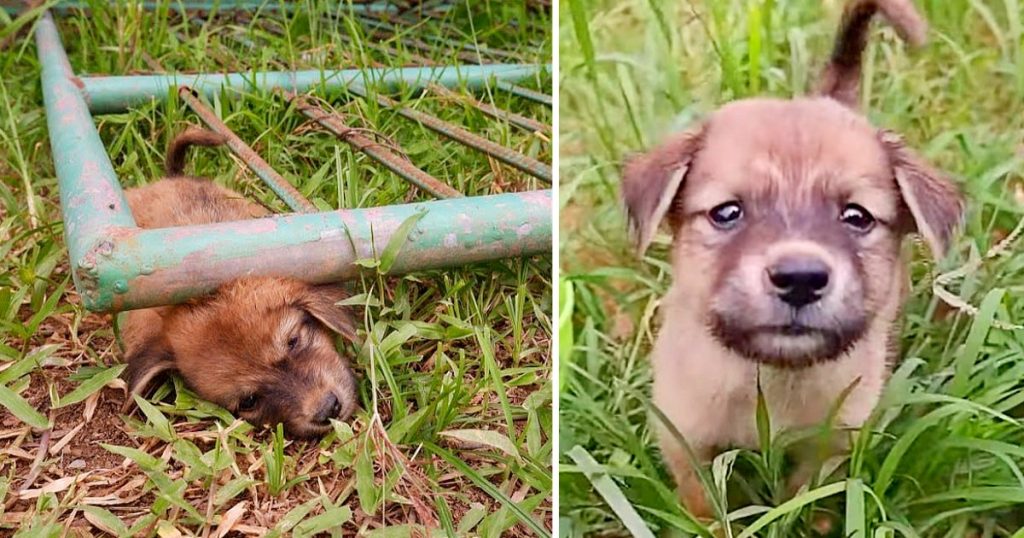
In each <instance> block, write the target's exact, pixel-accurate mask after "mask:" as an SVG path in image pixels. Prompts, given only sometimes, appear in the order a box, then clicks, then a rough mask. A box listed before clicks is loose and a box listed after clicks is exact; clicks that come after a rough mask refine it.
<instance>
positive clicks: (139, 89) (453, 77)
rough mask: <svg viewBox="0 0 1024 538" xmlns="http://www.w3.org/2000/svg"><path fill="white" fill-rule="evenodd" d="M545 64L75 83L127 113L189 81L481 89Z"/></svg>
mask: <svg viewBox="0 0 1024 538" xmlns="http://www.w3.org/2000/svg"><path fill="white" fill-rule="evenodd" d="M542 69H549V66H546V65H544V66H542V65H495V64H490V65H454V66H434V67H399V68H394V67H390V68H386V69H368V68H363V69H342V70H338V71H330V70H323V69H312V70H306V71H255V72H254V71H249V72H243V73H203V74H184V73H173V74H167V75H152V76H133V77H124V76H107V77H78V78H77V79H76V80H77V81H78V82H80V83H81V84H76V85H77V86H78V87H79V91H80V92H81V94H82V95H83V97H84V98H85V100H86V102H87V103H88V104H89V110H90V111H91V112H92V113H94V114H109V113H115V112H122V111H124V110H127V109H128V108H131V107H133V106H136V105H139V104H142V103H146V102H148V101H150V100H151V99H162V98H163V97H164V96H166V95H167V90H168V88H177V87H179V86H189V87H190V88H192V89H194V90H196V91H198V92H199V93H200V94H201V95H203V96H204V97H207V98H210V97H212V96H213V95H215V94H217V93H220V92H222V91H223V92H226V93H229V94H236V95H237V94H239V93H242V94H247V93H249V92H252V91H259V90H272V89H275V88H284V89H288V90H291V91H296V92H304V91H306V90H307V89H309V88H312V87H318V88H324V89H332V88H338V89H344V88H349V87H353V86H356V85H359V86H373V87H377V88H388V89H395V88H399V87H407V88H413V89H415V88H423V87H425V86H426V85H427V84H428V83H430V82H434V83H437V84H441V85H442V86H465V87H466V88H469V89H479V88H482V87H484V86H486V85H488V84H490V83H492V80H493V79H499V80H502V79H508V80H525V79H527V78H532V77H534V76H536V74H537V73H539V72H540V71H541V70H542Z"/></svg>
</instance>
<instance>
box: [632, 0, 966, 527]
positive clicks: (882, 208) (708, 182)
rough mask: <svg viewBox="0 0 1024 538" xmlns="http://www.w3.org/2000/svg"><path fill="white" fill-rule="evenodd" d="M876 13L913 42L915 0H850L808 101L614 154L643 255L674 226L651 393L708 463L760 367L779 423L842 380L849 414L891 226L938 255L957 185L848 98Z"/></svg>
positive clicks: (890, 283)
mask: <svg viewBox="0 0 1024 538" xmlns="http://www.w3.org/2000/svg"><path fill="white" fill-rule="evenodd" d="M876 11H881V12H882V13H883V14H884V15H885V17H886V18H887V19H888V20H889V21H890V22H891V23H892V24H893V25H894V26H896V28H897V29H898V30H899V31H900V33H901V34H902V35H903V36H904V37H905V38H906V39H907V40H909V41H911V42H914V43H920V42H922V41H923V40H924V35H925V30H926V28H925V23H924V22H923V21H922V20H921V18H920V17H919V15H918V14H917V12H916V11H915V10H914V7H913V5H912V4H911V3H910V0H875V1H871V0H858V1H854V2H853V3H852V4H851V5H849V6H848V8H847V10H846V13H845V15H844V18H843V22H842V26H841V28H840V32H839V36H838V38H837V43H836V47H835V50H834V52H833V55H832V58H831V62H830V64H829V66H828V68H827V69H826V72H825V76H824V82H823V84H822V89H821V95H820V96H815V97H801V98H796V99H792V100H780V99H764V98H756V99H747V100H742V101H738V102H734V103H730V104H728V105H726V106H724V107H722V108H720V109H719V110H717V111H716V112H714V113H713V114H712V115H711V116H710V117H709V118H708V119H707V120H706V121H705V122H704V123H703V124H702V125H701V126H700V127H699V128H697V129H694V130H693V131H691V132H686V133H683V134H679V135H676V136H674V137H672V138H670V139H669V140H668V141H666V142H665V143H663V144H662V145H660V146H659V147H657V148H655V149H653V150H652V151H650V152H648V153H646V154H644V155H641V156H639V157H637V158H634V159H632V160H631V161H630V162H628V163H627V165H626V167H625V171H624V177H623V185H622V190H623V198H624V202H625V205H626V209H627V212H628V216H629V221H630V225H631V229H632V231H633V232H634V234H635V238H636V240H637V242H638V246H639V248H640V251H641V252H642V251H644V250H645V249H646V247H647V246H648V244H649V243H650V241H651V238H652V237H653V235H654V232H655V230H656V229H657V227H658V224H659V222H660V221H661V220H662V219H663V218H666V217H667V219H668V220H669V222H670V224H671V227H672V231H673V233H674V242H673V254H672V263H673V267H674V275H673V276H674V280H673V285H672V288H671V289H670V291H669V292H668V294H667V296H666V297H665V298H664V300H663V301H662V304H661V310H662V316H663V327H662V329H661V330H660V332H659V334H658V336H657V340H656V343H655V347H654V350H653V359H652V361H653V367H654V391H653V392H654V401H655V403H656V405H657V406H658V407H659V408H660V409H661V410H662V411H663V412H664V413H665V415H666V416H667V417H668V419H669V420H670V421H671V422H672V424H673V425H674V426H675V427H676V428H677V429H678V430H679V431H680V432H681V433H682V434H683V436H684V437H685V438H686V439H687V440H688V442H689V443H690V444H691V445H692V446H693V448H694V450H695V451H696V453H697V455H698V457H699V458H700V459H701V460H703V461H708V460H710V459H711V458H712V457H713V456H714V454H715V453H716V451H717V450H719V449H721V448H723V447H727V446H740V447H749V448H756V447H757V446H758V435H757V428H756V422H755V409H756V401H757V386H758V379H760V385H761V389H762V391H763V393H764V395H765V398H766V402H767V405H768V409H769V413H770V418H771V425H772V428H773V430H775V431H778V430H783V429H793V428H800V427H806V426H812V425H816V424H821V423H822V422H824V420H825V419H826V417H827V414H828V412H829V410H830V408H831V407H832V406H833V405H834V404H835V403H836V400H837V398H838V397H839V395H840V394H841V393H842V392H843V391H844V390H845V389H847V388H849V387H852V391H851V392H850V394H849V395H848V397H847V398H846V399H845V401H844V402H843V405H842V407H841V408H840V410H839V414H838V418H837V420H838V422H839V425H840V426H849V427H857V426H859V425H861V424H862V423H863V422H864V420H865V419H866V418H867V417H868V415H869V414H870V413H871V411H872V409H873V408H874V406H875V404H876V403H877V401H878V398H879V395H880V392H881V389H882V385H883V383H884V380H885V378H886V376H887V374H888V365H887V362H888V360H889V359H890V358H892V350H893V349H895V345H894V344H895V342H894V341H893V340H894V338H893V337H894V336H895V334H896V329H897V321H898V317H899V311H900V305H901V303H902V300H903V297H904V296H905V294H906V292H907V283H908V277H907V272H906V268H905V263H904V262H903V260H901V239H902V238H903V237H904V236H905V235H906V234H908V233H912V232H917V233H919V234H920V235H922V236H923V237H924V239H925V240H926V241H927V243H928V244H929V246H930V248H931V250H932V252H933V254H934V255H935V256H936V257H939V256H942V255H943V253H944V252H945V251H946V249H947V247H948V245H949V242H950V238H951V236H952V234H953V233H954V231H955V228H956V226H957V224H958V223H959V221H960V220H961V213H962V200H961V198H960V195H959V193H958V190H957V188H956V187H955V185H954V184H953V183H951V182H950V181H949V180H948V179H946V178H945V177H943V175H942V174H941V173H939V172H938V171H936V170H933V169H932V168H931V167H929V166H928V165H927V164H925V163H924V162H923V161H922V160H921V159H920V158H918V157H917V156H916V155H915V154H914V153H913V152H912V151H911V150H910V149H908V148H907V147H905V146H904V144H903V142H902V141H901V140H900V138H899V137H898V136H896V135H894V134H892V133H890V132H887V131H884V130H879V129H876V128H875V127H873V126H872V125H871V124H869V123H868V121H867V120H866V119H865V118H864V117H863V116H861V115H860V114H858V113H857V112H856V111H855V110H854V107H855V102H856V99H857V94H858V90H859V71H860V63H861V53H862V51H863V49H864V46H865V40H866V34H867V30H868V25H869V22H870V20H871V18H872V16H873V15H874V14H875V12H876ZM655 422H656V423H657V426H656V428H657V429H658V431H659V435H660V439H661V447H662V452H663V454H664V456H665V459H666V461H667V463H668V465H669V467H670V469H671V471H672V473H673V475H674V476H675V478H676V481H677V484H678V486H679V491H680V496H681V498H682V500H683V502H684V504H685V505H686V506H687V507H688V508H689V509H690V511H691V512H692V513H694V514H695V515H697V516H699V517H707V516H710V515H711V510H710V507H709V505H708V503H707V500H706V499H705V497H704V495H703V492H702V489H701V486H700V484H699V483H698V482H697V480H696V476H695V474H694V469H693V468H692V467H691V465H690V460H689V459H688V458H687V456H686V454H685V452H684V451H683V449H682V447H680V446H679V444H678V443H677V442H676V440H675V438H674V437H673V436H672V435H670V434H668V432H666V431H665V428H664V427H663V425H662V424H661V422H660V421H657V420H656V421H655ZM808 464H809V462H808V461H804V465H805V466H808ZM802 471H803V472H801V470H800V469H799V468H798V472H797V476H798V477H800V478H802V479H806V478H807V476H806V473H807V471H808V469H803V470H802Z"/></svg>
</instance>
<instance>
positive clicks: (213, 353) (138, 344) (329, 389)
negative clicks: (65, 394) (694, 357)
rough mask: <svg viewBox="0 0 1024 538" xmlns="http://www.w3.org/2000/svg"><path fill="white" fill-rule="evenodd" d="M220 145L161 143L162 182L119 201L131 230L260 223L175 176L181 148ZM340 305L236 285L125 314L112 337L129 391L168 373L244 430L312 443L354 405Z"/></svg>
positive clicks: (335, 291)
mask: <svg viewBox="0 0 1024 538" xmlns="http://www.w3.org/2000/svg"><path fill="white" fill-rule="evenodd" d="M223 141H224V140H223V138H221V137H220V136H219V135H217V134H215V133H212V132H210V131H205V130H202V129H196V128H190V129H188V130H186V131H185V132H184V133H182V134H181V135H179V136H178V137H177V138H175V139H174V141H172V142H171V145H170V147H169V148H168V151H167V158H166V169H167V177H164V178H163V179H161V180H159V181H157V182H154V183H152V184H150V185H147V186H145V187H139V188H136V189H130V190H128V191H127V193H126V195H127V197H128V204H129V205H130V206H131V209H132V214H133V215H134V216H135V220H136V221H137V222H138V224H139V226H140V227H142V228H164V227H171V226H187V225H195V224H208V223H213V222H224V221H233V220H241V219H250V218H258V217H265V216H268V214H269V212H268V211H267V210H266V209H264V208H263V207H262V206H260V205H258V204H256V203H254V202H250V201H248V200H246V199H244V198H243V197H242V195H240V194H237V193H235V192H232V191H230V190H228V189H225V188H223V187H220V186H218V185H216V184H214V183H212V182H210V181H208V180H204V179H198V178H192V177H186V176H184V175H183V169H184V165H185V155H186V152H187V151H188V148H189V147H190V146H192V145H203V146H215V145H218V144H221V143H223ZM344 298H345V294H344V292H343V291H342V288H341V287H340V286H339V285H311V284H307V283H305V282H301V281H299V280H296V279H292V278H273V277H246V278H240V279H238V280H235V281H232V282H229V283H227V284H224V285H223V286H221V287H220V288H219V289H217V290H216V291H215V292H214V293H211V294H209V295H207V296H205V297H200V298H198V299H193V300H191V301H188V302H186V303H184V304H179V305H173V306H163V307H157V308H149V309H144V310H135V311H131V312H128V314H127V317H126V320H125V323H124V326H123V328H122V336H123V339H124V344H125V351H126V357H127V361H128V367H127V369H126V370H125V373H124V376H125V378H126V379H127V381H128V386H129V390H130V391H131V392H132V393H136V392H139V391H141V390H143V389H145V387H146V386H147V385H148V384H149V382H150V381H151V380H152V379H153V378H154V377H155V376H156V375H157V374H160V373H162V372H168V371H176V372H178V373H180V374H181V376H182V377H183V378H184V379H185V383H186V384H187V385H188V386H189V388H191V389H192V390H194V391H195V392H196V393H197V394H198V395H199V396H201V397H203V398H205V399H207V400H210V401H211V402H214V403H216V404H218V405H220V406H222V407H225V408H227V409H229V410H231V411H232V412H233V413H236V414H237V415H239V416H241V417H242V418H245V419H246V420H248V421H250V422H252V423H254V424H257V425H276V424H278V423H283V424H284V425H285V427H286V429H287V430H288V432H289V434H291V435H294V436H299V437H307V436H316V435H321V434H323V433H325V432H326V431H327V430H328V429H330V419H332V418H336V419H345V418H347V417H348V416H349V415H350V414H351V413H352V411H353V410H354V409H355V407H356V403H357V396H356V382H355V377H354V376H353V374H352V371H351V370H350V369H349V366H348V363H347V361H346V360H345V358H343V357H341V356H340V355H339V354H338V352H337V351H336V350H335V346H334V334H335V333H337V334H340V335H341V336H343V337H345V338H346V339H348V340H354V339H355V324H354V322H353V320H352V319H351V317H350V316H349V314H348V312H347V311H346V310H345V309H344V308H343V307H340V306H337V305H336V303H337V302H339V301H341V300H342V299H344Z"/></svg>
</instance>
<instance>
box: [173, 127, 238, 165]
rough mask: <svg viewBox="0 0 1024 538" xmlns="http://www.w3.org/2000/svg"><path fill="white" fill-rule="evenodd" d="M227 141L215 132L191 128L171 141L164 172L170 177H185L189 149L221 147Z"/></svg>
mask: <svg viewBox="0 0 1024 538" xmlns="http://www.w3.org/2000/svg"><path fill="white" fill-rule="evenodd" d="M226 141H227V139H226V138H224V136H222V135H219V134H217V133H215V132H213V131H209V130H206V129H200V128H199V127H189V128H188V129H185V130H184V131H183V132H182V133H181V134H179V135H178V136H176V137H174V140H171V144H170V146H168V147H167V157H166V159H165V160H164V170H165V171H166V173H167V175H168V176H181V175H184V174H185V156H186V155H188V149H189V148H190V147H192V146H206V147H214V146H219V145H221V144H223V143H224V142H226Z"/></svg>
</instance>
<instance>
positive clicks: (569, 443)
mask: <svg viewBox="0 0 1024 538" xmlns="http://www.w3.org/2000/svg"><path fill="white" fill-rule="evenodd" d="M840 4H841V2H838V1H829V2H817V1H810V0H801V1H796V2H775V1H771V0H744V1H740V0H726V1H722V2H717V1H716V2H699V1H687V2H674V1H668V0H621V1H610V0H590V1H588V0H575V1H572V2H568V6H567V7H568V8H569V9H563V10H562V13H561V15H560V17H561V20H560V22H561V25H560V29H559V43H560V50H561V62H562V64H561V73H562V75H561V80H560V81H559V84H560V91H561V94H560V95H561V105H560V106H561V109H560V110H561V112H560V114H561V115H560V118H561V120H560V121H561V127H560V128H561V138H560V147H559V151H560V162H561V170H560V173H561V179H560V182H561V192H562V198H561V200H560V203H561V205H562V216H561V225H562V228H561V229H562V234H561V238H562V239H561V241H562V244H561V245H560V248H561V260H562V262H561V263H562V270H563V273H562V274H563V280H562V282H561V283H560V286H561V289H563V290H567V291H566V292H563V296H564V295H569V296H571V297H572V302H571V303H570V304H571V308H572V309H573V310H572V312H571V313H568V314H567V313H565V312H562V313H560V326H559V333H560V334H561V335H563V337H564V335H568V336H569V337H570V338H571V343H566V342H562V345H563V346H570V345H571V348H572V353H571V355H568V356H567V355H565V354H563V356H562V360H563V361H565V362H564V363H563V365H562V366H561V372H563V379H561V380H560V383H561V384H562V385H563V386H562V390H561V393H560V415H561V421H560V432H559V436H560V446H561V447H562V448H561V451H562V452H561V453H560V454H559V456H558V457H559V462H560V470H559V483H560V499H561V505H560V506H559V510H560V521H561V523H562V527H561V528H562V530H563V535H565V536H584V535H591V534H605V535H619V534H624V533H626V532H629V533H632V534H633V535H637V536H644V535H647V536H650V535H651V534H652V533H658V534H660V535H664V536H678V535H684V536H692V535H699V536H711V535H712V534H714V535H715V536H741V537H752V536H763V537H790V536H858V537H868V536H872V537H885V536H936V537H938V536H948V537H965V536H986V537H988V536H1017V537H1019V536H1024V531H1021V530H1020V529H1021V527H1022V526H1024V509H1022V508H1021V507H1022V506H1024V472H1022V470H1021V464H1022V462H1024V449H1022V448H1021V447H1022V445H1024V422H1022V420H1021V417H1022V415H1024V406H1022V403H1024V390H1022V389H1024V330H1021V329H1020V328H1019V327H1018V326H1017V325H1015V324H1017V323H1020V322H1021V320H1024V297H1022V296H1024V293H1022V292H1024V255H1021V254H1020V252H1021V247H1020V242H1019V241H1016V240H1015V239H1016V238H1015V237H1010V238H1009V240H1010V241H1009V242H1008V243H1007V244H1004V245H1002V247H1001V248H999V249H998V253H993V255H991V256H990V257H988V258H983V256H984V255H985V253H989V252H991V251H992V250H993V248H994V247H995V246H996V244H997V243H998V242H999V241H1000V240H1003V239H1005V238H1007V235H1008V234H1010V233H1011V231H1012V230H1013V229H1014V228H1015V226H1016V225H1017V224H1018V222H1019V221H1020V220H1021V219H1022V218H1024V196H1022V192H1024V189H1022V178H1021V171H1022V162H1021V161H1022V150H1021V141H1022V137H1021V135H1022V134H1024V114H1022V113H1024V100H1022V97H1024V94H1022V87H1021V83H1020V81H1021V80H1022V77H1024V64H1022V63H1021V48H1020V44H1021V29H1020V20H1021V15H1022V11H1021V7H1020V6H1019V5H1018V3H1017V2H1014V1H1001V0H943V1H941V2H940V1H927V0H925V1H918V2H917V4H918V5H919V7H920V8H921V9H922V10H923V11H924V13H925V14H926V16H927V18H928V19H929V21H930V23H931V25H932V31H931V34H930V43H929V45H928V46H927V47H925V48H924V49H922V50H918V51H907V50H905V48H904V46H903V45H902V44H901V43H900V42H899V40H898V39H896V37H895V34H894V33H893V32H892V31H891V30H890V29H881V30H875V31H874V32H873V37H872V40H871V45H870V46H869V48H868V51H867V58H866V64H865V68H864V79H865V86H866V87H865V90H864V93H863V102H864V105H865V107H864V108H865V109H866V110H867V111H868V115H869V117H870V118H871V120H872V121H873V122H875V123H876V124H878V125H884V126H886V127H889V128H892V129H895V130H897V131H899V132H901V133H903V134H904V135H905V136H906V137H907V139H908V140H909V141H910V142H911V143H912V144H913V145H914V146H916V147H917V148H919V149H920V150H921V151H922V152H923V153H924V155H926V156H927V158H929V159H930V160H931V161H933V162H934V163H935V164H936V165H938V166H940V167H942V168H943V169H945V170H948V171H949V172H951V173H952V174H953V175H954V176H956V177H957V178H958V179H959V181H960V183H961V185H962V186H963V189H964V191H965V193H966V194H967V196H968V198H969V199H970V208H969V212H968V217H967V223H966V226H965V229H964V232H963V234H962V236H961V237H960V239H959V241H958V242H957V244H956V247H955V249H954V253H953V254H952V255H951V256H950V257H949V258H948V259H947V260H945V261H944V262H943V263H941V264H939V265H938V266H936V265H934V264H932V263H931V262H930V261H929V260H928V259H927V257H926V256H925V252H924V249H923V248H920V246H919V245H918V244H917V243H916V242H915V243H914V244H912V245H909V246H910V247H911V248H910V249H911V250H912V251H913V253H914V261H913V267H912V269H913V270H912V274H913V282H914V285H913V291H912V294H911V297H910V300H909V303H908V305H907V309H906V315H905V318H906V319H905V323H904V326H903V331H902V339H901V349H900V354H899V357H900V359H899V362H898V363H897V364H896V365H894V372H893V375H892V378H891V379H890V381H889V383H888V387H887V390H886V393H885V395H884V397H883V399H882V402H881V404H880V405H879V407H878V409H877V410H876V412H875V413H874V415H873V416H872V417H871V419H870V420H869V421H868V423H867V424H865V426H864V427H863V428H861V430H860V432H859V435H858V436H857V441H856V443H855V444H854V446H853V448H852V450H851V451H850V453H849V454H846V455H843V456H840V457H836V458H833V459H829V460H827V461H825V462H823V464H822V469H821V473H820V476H819V478H818V480H816V481H815V482H813V483H811V484H809V485H808V486H807V487H806V488H805V489H803V490H802V491H801V492H800V493H798V494H797V495H796V496H795V497H793V498H787V497H786V496H785V495H784V491H785V478H786V470H787V469H788V466H787V462H786V458H785V457H784V454H785V449H786V448H787V446H788V445H789V444H790V443H792V442H793V441H794V440H795V439H797V438H800V437H801V436H806V435H815V432H813V431H810V432H787V433H785V434H782V435H778V436H776V437H775V438H773V439H769V440H767V442H766V443H765V445H764V446H763V447H762V449H761V450H757V451H752V450H734V451H728V452H726V453H724V454H722V455H720V456H719V457H718V458H717V459H716V460H715V461H714V463H713V464H712V465H711V466H710V468H709V469H708V473H709V475H708V477H709V479H710V481H711V482H712V483H713V484H715V485H716V486H717V487H715V488H713V489H716V490H718V491H717V495H716V496H715V499H716V500H717V502H719V503H723V504H724V505H725V506H727V511H726V513H725V515H724V516H725V517H723V518H720V519H719V521H716V522H714V523H713V524H710V525H706V524H703V523H698V522H695V521H693V520H692V518H690V517H689V516H688V514H686V513H685V511H684V510H683V509H682V508H681V507H680V505H679V503H678V501H677V500H676V497H675V494H674V492H673V488H672V485H671V480H670V477H669V475H668V474H667V472H666V469H665V468H664V466H663V464H662V462H661V458H660V455H659V453H658V450H657V448H656V446H655V442H654V439H653V438H652V435H651V431H650V428H649V421H650V420H652V419H651V418H650V415H651V413H650V411H649V407H648V405H647V402H648V399H649V386H650V375H651V374H650V368H649V365H648V362H647V355H648V353H649V351H650V348H651V342H652V339H653V335H654V334H655V333H656V331H657V325H658V323H657V319H658V318H657V308H658V300H659V298H660V296H661V295H662V294H663V293H664V292H665V291H666V289H667V287H668V285H669V271H668V269H669V267H668V264H667V262H666V253H667V250H668V247H669V242H670V239H669V237H668V236H667V235H660V236H659V237H658V238H657V240H656V242H655V248H654V249H652V251H650V252H649V253H648V255H647V257H645V258H644V259H642V260H640V259H637V258H636V256H635V255H634V254H633V252H632V249H631V248H630V246H629V244H628V243H627V241H626V236H625V233H624V229H625V225H624V221H623V218H622V214H621V211H620V209H619V205H618V184H619V175H618V170H619V166H620V163H621V161H622V158H623V156H624V155H626V154H628V153H629V152H632V151H636V150H641V149H643V148H646V147H650V146H651V145H653V144H655V143H657V141H658V140H660V139H661V137H663V136H664V135H665V134H666V133H668V132H671V131H674V130H678V129H681V128H683V127H684V126H686V125H688V124H690V123H691V122H692V121H693V120H694V118H697V117H699V116H700V115H701V114H703V113H706V112H707V111H709V110H712V109H714V108H715V107H716V106H718V105H720V104H721V103H724V102H726V101H729V100H732V99H737V98H742V97H745V96H749V95H753V94H767V95H776V96H784V97H788V96H793V95H799V94H803V93H805V92H806V91H807V89H808V88H809V86H810V84H812V83H813V82H814V77H815V76H816V73H817V72H818V70H819V69H820V67H821V65H822V64H823V62H824V59H825V58H826V55H827V52H828V50H829V47H830V44H831V39H832V36H833V33H834V30H835V27H836V24H837V19H838V15H839V12H840V10H841V5H840ZM957 268H964V270H962V271H958V272H953V271H955V270H956V269H957ZM940 274H945V275H947V276H945V277H943V278H941V279H937V275H940ZM936 280H939V282H940V284H941V286H942V288H943V289H947V290H948V291H949V293H948V294H944V295H947V296H948V301H942V300H940V299H939V298H938V297H937V296H936V294H934V293H933V292H932V287H933V284H934V283H935V282H936ZM948 303H952V304H953V305H954V306H952V307H951V306H950V305H949V304H948ZM563 304H565V303H563Z"/></svg>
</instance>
